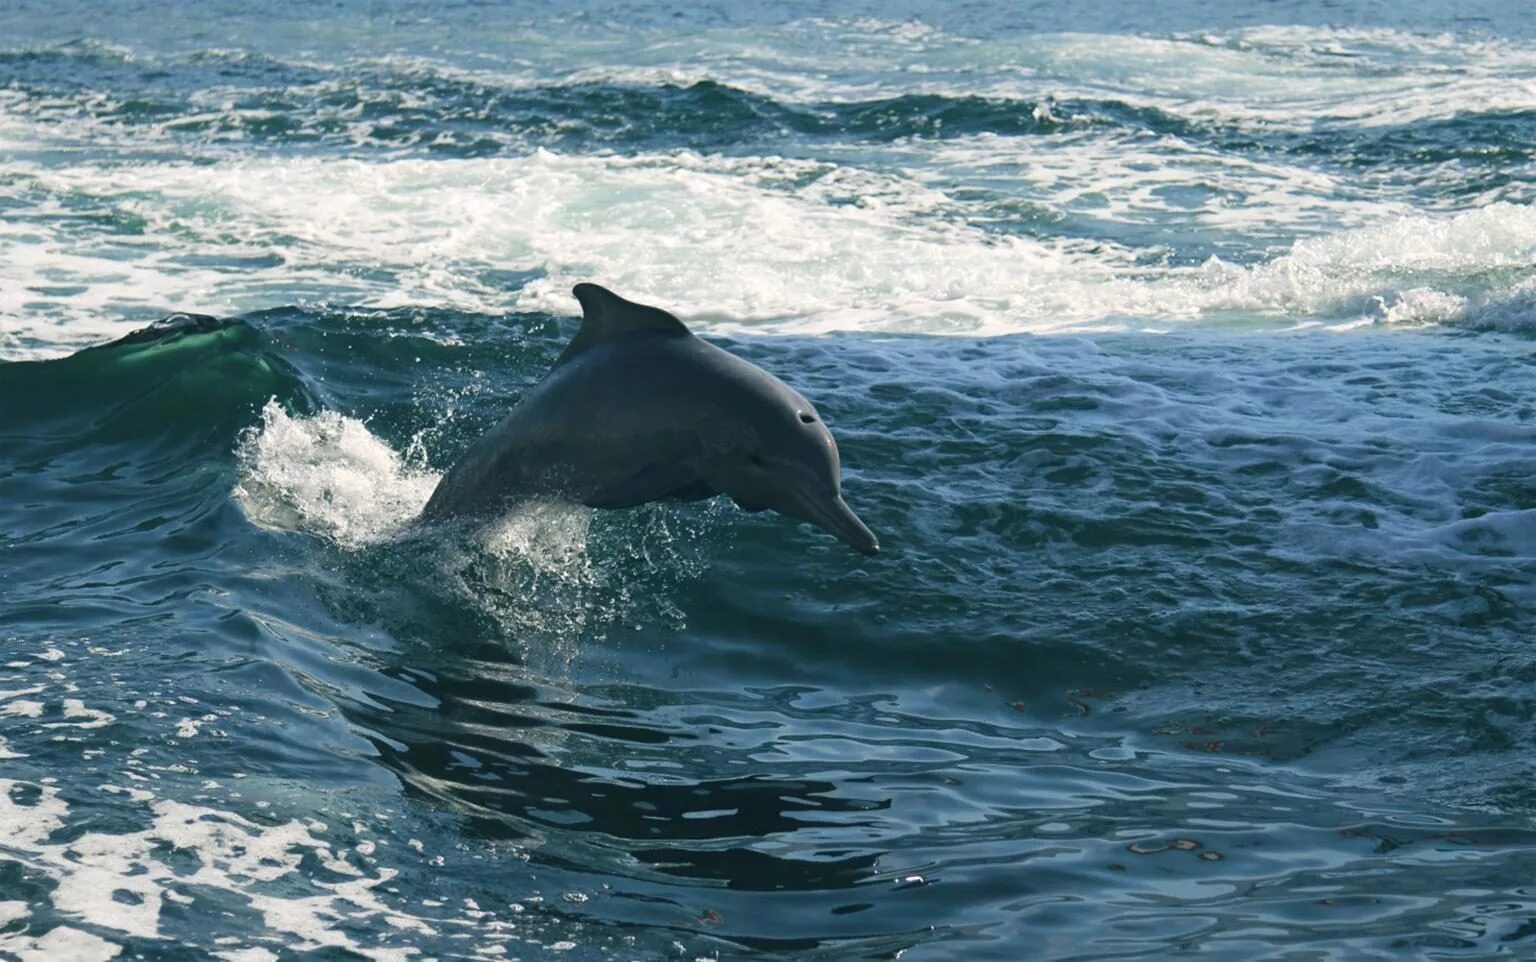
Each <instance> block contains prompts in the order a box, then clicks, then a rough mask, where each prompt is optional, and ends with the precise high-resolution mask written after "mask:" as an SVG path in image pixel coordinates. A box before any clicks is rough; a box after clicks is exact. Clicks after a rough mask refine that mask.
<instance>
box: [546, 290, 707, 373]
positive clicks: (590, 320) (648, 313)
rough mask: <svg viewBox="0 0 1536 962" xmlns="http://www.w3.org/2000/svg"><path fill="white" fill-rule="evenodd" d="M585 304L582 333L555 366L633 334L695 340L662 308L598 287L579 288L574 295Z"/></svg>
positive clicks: (680, 323)
mask: <svg viewBox="0 0 1536 962" xmlns="http://www.w3.org/2000/svg"><path fill="white" fill-rule="evenodd" d="M571 293H573V294H575V295H576V300H578V301H580V302H581V330H579V331H577V332H576V336H575V337H573V338H571V343H569V344H567V345H566V346H565V350H564V351H563V352H562V353H561V354H560V358H559V360H557V361H555V366H556V367H559V366H560V365H562V364H564V363H565V362H567V361H569V360H570V359H571V358H573V357H575V356H576V355H578V354H580V353H581V352H582V351H586V350H589V349H590V348H592V347H595V346H596V345H598V344H602V343H603V342H605V341H610V340H613V339H614V338H617V337H625V336H627V335H630V334H675V335H681V336H683V337H691V336H692V335H691V334H690V333H689V331H688V328H687V327H686V326H685V325H684V324H683V322H682V321H680V320H678V319H677V318H675V317H673V316H672V315H671V314H668V313H667V312H666V311H664V310H662V309H661V308H659V307H649V306H647V305H645V304H636V303H635V302H634V301H626V300H625V299H624V298H622V297H620V296H619V295H617V294H615V293H614V292H613V291H610V290H608V289H607V288H606V287H599V286H597V285H596V284H577V285H576V287H575V288H574V289H573V290H572V291H571Z"/></svg>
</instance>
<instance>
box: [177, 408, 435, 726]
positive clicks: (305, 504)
mask: <svg viewBox="0 0 1536 962" xmlns="http://www.w3.org/2000/svg"><path fill="white" fill-rule="evenodd" d="M238 459H239V465H240V480H239V482H238V484H237V485H236V486H235V491H234V495H235V499H236V500H237V501H238V502H239V503H240V505H241V506H242V507H243V508H244V509H245V512H246V515H247V516H248V517H249V518H250V519H251V520H252V521H254V522H255V523H257V524H261V525H264V526H267V527H272V528H279V529H284V530H303V531H308V532H310V533H312V534H318V535H321V536H323V537H327V538H330V539H331V540H333V541H335V542H337V543H338V544H341V545H343V546H346V547H357V546H360V545H365V544H372V543H375V542H378V541H382V540H384V539H386V538H389V537H391V536H393V535H395V534H397V533H398V532H399V531H400V530H401V528H402V527H403V526H404V525H405V524H406V523H407V522H409V521H410V520H411V519H412V518H414V517H416V515H418V514H420V513H421V509H422V507H423V506H424V505H425V504H426V503H427V499H428V498H429V497H431V495H432V489H433V488H434V487H436V485H437V481H438V478H439V475H437V474H436V473H434V472H432V471H430V470H427V469H426V468H424V467H422V466H419V465H411V464H408V463H407V462H406V461H405V459H403V458H401V457H400V455H399V454H397V453H396V452H395V451H394V450H393V449H392V448H390V447H389V445H387V444H385V443H384V442H383V441H380V440H379V439H378V438H377V437H375V436H374V435H373V434H372V432H370V431H369V430H368V428H367V426H366V425H364V424H363V423H362V422H361V421H359V420H357V419H356V418H351V417H347V416H345V415H342V414H337V413H336V412H334V411H323V412H321V413H319V414H317V415H315V416H313V417H294V416H292V415H289V414H288V413H287V412H286V411H284V410H283V408H282V406H281V405H279V404H278V403H277V402H276V401H268V402H267V405H266V407H264V408H263V409H262V412H261V424H260V425H258V426H257V427H254V428H252V429H251V430H250V431H248V432H247V433H246V435H245V437H244V438H243V439H242V441H241V443H240V448H239V452H238ZM183 730H184V731H185V730H186V728H185V726H184V727H183ZM195 733H196V728H195V726H194V727H192V728H191V730H190V732H189V733H187V734H184V735H182V737H191V735H192V734H195Z"/></svg>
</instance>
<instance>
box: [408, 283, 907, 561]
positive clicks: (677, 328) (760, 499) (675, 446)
mask: <svg viewBox="0 0 1536 962" xmlns="http://www.w3.org/2000/svg"><path fill="white" fill-rule="evenodd" d="M574 293H575V294H576V299H577V300H578V301H580V302H581V309H582V321H581V330H579V331H577V332H576V336H575V337H574V338H573V339H572V340H571V343H570V344H569V345H567V346H566V349H565V352H564V353H563V354H561V355H560V358H559V360H557V361H556V362H555V366H554V367H553V368H552V369H551V370H550V372H549V373H548V374H547V375H545V377H544V380H543V381H541V382H539V384H538V385H537V386H535V387H534V388H533V390H532V391H530V392H529V393H528V394H527V396H525V397H524V398H523V400H522V402H521V403H519V404H518V405H517V406H516V407H514V408H513V409H512V413H510V414H508V415H507V416H506V418H504V419H503V420H502V421H501V423H500V424H497V425H496V426H495V427H494V428H492V429H491V430H490V431H489V432H487V433H486V434H485V436H484V437H482V438H480V440H478V441H476V442H475V443H474V444H472V445H470V447H469V450H468V451H466V452H465V453H464V455H463V457H461V458H460V459H459V460H458V463H456V464H454V466H453V467H452V468H450V469H449V471H448V473H447V474H446V475H444V476H443V480H442V481H441V482H440V483H439V484H438V486H437V490H436V491H434V492H433V493H432V499H431V500H430V501H428V502H427V507H426V510H425V512H424V514H423V517H425V518H426V519H428V520H434V519H441V518H450V517H462V516H478V517H485V516H491V515H495V514H499V513H501V512H504V511H506V510H507V509H509V508H512V507H514V506H516V505H517V504H519V503H522V502H526V501H531V500H537V499H545V498H559V499H568V500H572V501H577V502H580V503H582V504H585V505H588V506H589V507H593V508H629V507H633V506H635V505H639V504H645V503H647V502H650V501H698V500H702V499H704V498H710V497H713V496H715V495H717V494H725V495H729V496H730V497H731V499H732V500H733V501H735V502H736V504H737V505H738V506H739V507H741V508H743V509H745V510H747V511H761V510H764V509H770V508H771V509H772V510H774V511H778V512H779V513H781V514H786V515H789V516H790V517H792V518H799V519H801V520H803V521H809V522H810V523H811V524H814V525H816V526H818V527H820V528H822V529H824V530H826V531H828V532H830V533H831V534H832V535H834V536H836V537H837V538H838V539H839V540H841V541H843V542H844V543H845V544H847V545H849V546H850V547H852V548H853V549H855V550H856V551H861V552H863V553H864V554H874V553H875V552H877V551H879V550H880V543H879V542H878V541H877V540H876V539H875V536H874V535H873V534H871V533H870V530H869V529H868V528H867V527H865V526H864V522H862V521H860V520H859V517H858V515H856V514H854V513H853V510H852V509H851V508H849V507H848V505H847V504H846V503H845V502H844V501H843V497H842V481H841V477H840V474H839V462H838V456H837V442H836V441H834V440H832V434H831V432H829V431H828V430H827V427H826V425H825V424H823V423H822V421H821V417H820V415H818V414H817V413H816V409H815V407H813V406H812V405H811V402H809V401H807V400H806V399H805V398H803V397H801V396H800V395H799V394H798V393H796V392H795V391H794V390H793V389H792V388H790V387H789V386H788V385H787V384H785V383H784V382H783V381H780V380H779V379H778V378H776V377H774V376H773V375H772V374H769V373H768V372H767V371H764V370H763V369H762V368H760V367H757V366H756V365H754V364H751V363H748V362H747V361H744V360H742V359H741V358H739V357H736V356H735V355H734V354H730V353H727V352H726V351H723V350H721V349H720V348H718V347H715V346H714V345H712V344H709V343H707V342H705V341H703V340H700V339H699V338H697V337H695V336H693V334H691V333H690V332H689V331H688V329H687V328H686V327H684V326H683V323H682V322H681V321H679V320H678V319H677V318H675V317H673V316H672V315H671V314H668V313H667V312H666V311H663V310H661V309H660V308H656V307H647V306H645V305H643V304H635V303H633V302H631V301H627V300H625V299H624V298H622V297H620V296H618V295H617V294H614V293H613V292H612V291H609V290H606V289H605V288H602V287H599V286H597V285H596V284H578V285H576V288H575V291H574Z"/></svg>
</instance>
